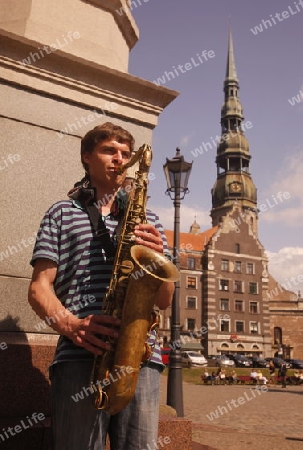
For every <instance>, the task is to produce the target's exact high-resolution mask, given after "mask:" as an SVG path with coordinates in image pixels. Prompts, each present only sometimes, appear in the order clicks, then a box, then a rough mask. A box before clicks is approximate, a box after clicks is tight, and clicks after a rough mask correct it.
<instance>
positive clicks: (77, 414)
mask: <svg viewBox="0 0 303 450" xmlns="http://www.w3.org/2000/svg"><path fill="white" fill-rule="evenodd" d="M91 370H92V363H91V362H88V361H85V362H80V361H72V362H61V363H58V364H55V365H54V366H52V367H51V375H50V378H51V383H52V385H51V398H52V442H53V444H52V449H53V450H104V449H105V441H106V435H107V434H108V435H109V438H110V443H111V450H144V449H146V448H153V441H155V442H156V441H157V438H158V419H159V417H158V416H159V383H160V370H158V369H157V368H155V367H148V366H146V367H142V369H141V370H140V374H139V378H138V383H137V387H136V392H135V395H134V397H133V398H132V400H131V402H130V403H129V404H128V406H127V407H126V408H125V409H123V410H122V411H121V412H119V413H118V414H115V415H114V416H110V415H109V414H108V413H107V412H106V411H98V410H95V409H94V406H93V394H92V393H91V392H90V389H89V380H90V375H91ZM77 394H79V395H77ZM148 444H149V445H150V447H148Z"/></svg>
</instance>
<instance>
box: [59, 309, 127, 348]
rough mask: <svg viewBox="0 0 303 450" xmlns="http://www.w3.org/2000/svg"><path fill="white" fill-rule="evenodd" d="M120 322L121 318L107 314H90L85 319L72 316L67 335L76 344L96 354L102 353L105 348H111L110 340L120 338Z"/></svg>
mask: <svg viewBox="0 0 303 450" xmlns="http://www.w3.org/2000/svg"><path fill="white" fill-rule="evenodd" d="M120 324H121V321H120V320H119V319H115V318H114V317H111V316H106V315H97V316H94V315H90V316H87V317H85V318H84V319H78V318H77V317H75V316H73V317H71V316H70V321H69V331H68V332H66V333H65V335H66V336H67V337H68V338H69V339H71V341H73V343H74V344H75V345H78V346H79V347H83V348H85V349H86V350H88V351H89V352H92V353H94V354H95V355H102V354H103V353H104V350H111V344H110V343H109V342H108V341H109V340H112V339H117V338H118V328H119V326H120ZM101 335H102V338H101ZM107 337H108V339H107Z"/></svg>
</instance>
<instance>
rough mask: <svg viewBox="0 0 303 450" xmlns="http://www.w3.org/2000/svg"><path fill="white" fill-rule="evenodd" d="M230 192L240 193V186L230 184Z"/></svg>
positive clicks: (238, 184)
mask: <svg viewBox="0 0 303 450" xmlns="http://www.w3.org/2000/svg"><path fill="white" fill-rule="evenodd" d="M230 191H231V192H235V193H238V192H241V184H240V183H231V184H230Z"/></svg>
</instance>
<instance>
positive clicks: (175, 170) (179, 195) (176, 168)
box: [163, 148, 192, 417]
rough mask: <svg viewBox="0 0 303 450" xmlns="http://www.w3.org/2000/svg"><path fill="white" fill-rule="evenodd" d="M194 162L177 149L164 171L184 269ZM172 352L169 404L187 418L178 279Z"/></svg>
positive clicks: (176, 252)
mask: <svg viewBox="0 0 303 450" xmlns="http://www.w3.org/2000/svg"><path fill="white" fill-rule="evenodd" d="M191 167H192V162H191V163H188V162H186V161H184V157H183V156H182V155H180V149H179V148H177V150H176V156H175V157H174V158H173V159H168V158H166V164H164V166H163V170H164V173H165V177H166V182H167V190H166V194H168V195H169V196H170V198H171V199H172V200H173V201H174V208H175V217H174V251H173V256H174V263H175V265H176V267H177V269H180V255H179V250H180V205H181V200H183V198H184V197H185V194H187V192H188V188H187V184H188V179H189V175H190V172H191ZM170 329H171V333H170V339H171V352H170V357H169V365H168V380H167V404H168V405H169V406H171V407H173V408H174V409H175V410H176V411H177V415H178V417H183V416H184V412H183V389H182V359H181V341H180V282H179V281H177V282H176V286H175V292H174V298H173V302H172V317H171V327H170Z"/></svg>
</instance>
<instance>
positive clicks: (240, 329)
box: [236, 320, 244, 333]
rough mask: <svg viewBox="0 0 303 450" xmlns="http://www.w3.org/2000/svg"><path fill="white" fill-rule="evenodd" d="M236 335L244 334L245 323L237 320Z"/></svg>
mask: <svg viewBox="0 0 303 450" xmlns="http://www.w3.org/2000/svg"><path fill="white" fill-rule="evenodd" d="M236 333H244V322H242V321H240V320H236Z"/></svg>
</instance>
